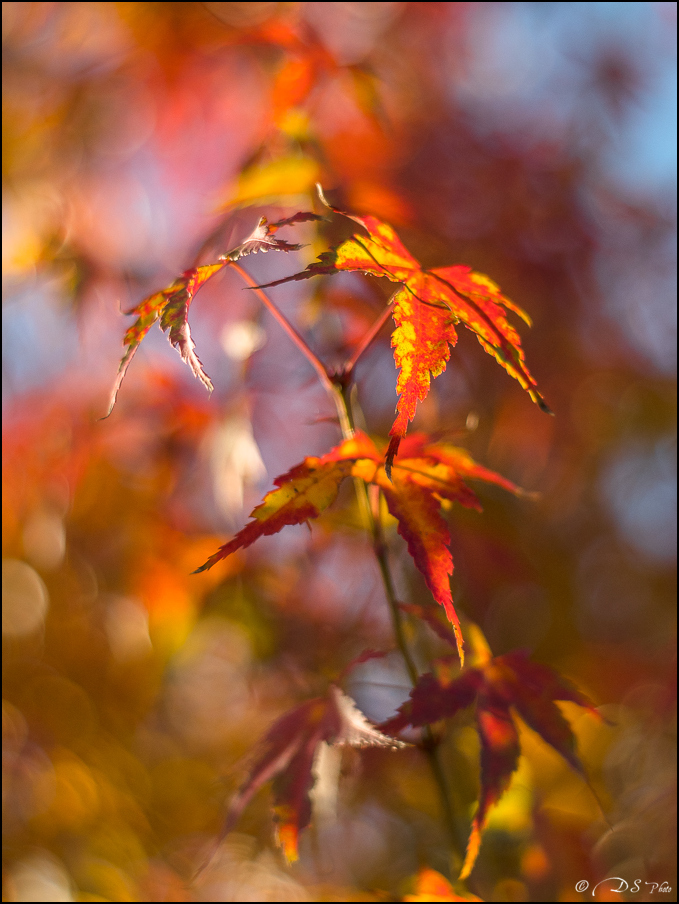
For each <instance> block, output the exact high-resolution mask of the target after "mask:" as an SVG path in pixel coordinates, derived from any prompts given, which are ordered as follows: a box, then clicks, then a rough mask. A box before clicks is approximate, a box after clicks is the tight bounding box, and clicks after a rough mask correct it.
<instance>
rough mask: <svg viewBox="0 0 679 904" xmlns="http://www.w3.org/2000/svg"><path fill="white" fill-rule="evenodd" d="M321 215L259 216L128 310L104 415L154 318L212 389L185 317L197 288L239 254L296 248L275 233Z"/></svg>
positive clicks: (197, 375)
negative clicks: (213, 257) (217, 251)
mask: <svg viewBox="0 0 679 904" xmlns="http://www.w3.org/2000/svg"><path fill="white" fill-rule="evenodd" d="M322 219H323V217H320V216H319V215H318V214H315V213H306V212H300V213H296V214H294V215H293V216H291V217H287V218H286V219H283V220H278V222H276V223H268V222H267V219H266V217H261V218H260V220H259V222H258V223H257V225H256V226H255V228H254V229H253V231H252V232H251V233H250V235H249V236H248V237H247V238H246V239H245V241H244V242H242V243H241V244H240V245H237V246H236V247H235V248H233V249H231V250H230V251H228V252H227V253H226V254H223V255H221V257H219V259H218V260H217V261H216V262H215V263H213V264H206V265H205V266H202V267H193V268H192V269H190V270H186V271H185V272H184V273H182V275H181V276H180V277H178V278H177V279H176V280H175V281H174V282H173V283H172V285H171V286H168V287H167V288H166V289H162V290H161V291H160V292H154V294H153V295H149V296H148V297H147V298H145V299H144V300H143V301H142V302H140V303H139V304H138V305H137V306H136V307H135V308H133V309H132V310H131V311H129V312H128V313H129V314H136V315H137V319H136V321H135V322H134V323H133V324H132V326H131V327H129V329H128V330H127V332H126V333H125V337H124V339H123V344H124V345H126V346H127V351H126V352H125V354H124V356H123V359H122V361H121V362H120V366H119V367H118V374H117V376H116V380H115V383H114V385H113V389H112V391H111V397H110V401H109V407H108V411H107V413H106V415H105V417H108V416H109V414H110V413H111V412H112V411H113V406H114V405H115V403H116V398H117V396H118V390H119V389H120V386H121V384H122V382H123V379H124V377H125V374H126V372H127V368H128V367H129V365H130V362H131V360H132V358H133V357H134V355H135V353H136V351H137V349H138V348H139V344H140V343H141V341H142V339H143V338H144V336H146V334H147V333H148V331H149V330H150V329H151V327H152V326H153V324H154V323H155V322H156V321H157V320H160V327H161V329H162V330H163V331H165V332H167V331H168V330H169V337H168V338H169V340H170V342H171V343H172V345H173V346H174V347H175V348H176V349H177V350H178V351H179V353H180V355H181V356H182V360H183V361H185V362H186V363H187V364H188V365H189V367H190V368H191V370H192V371H193V374H194V376H195V377H197V378H198V379H199V380H200V381H201V383H202V384H203V385H204V386H205V387H206V389H207V390H208V391H209V392H212V389H213V386H212V381H211V380H210V378H209V377H208V375H207V374H206V373H205V371H204V370H203V365H202V364H201V362H200V359H199V358H198V355H197V354H196V352H195V344H194V342H193V339H192V338H191V329H190V327H189V321H188V315H189V307H190V305H191V302H192V301H193V298H194V296H195V294H196V292H197V291H198V290H199V289H200V288H201V286H203V285H205V283H206V282H207V281H208V279H210V278H211V277H212V276H214V275H215V273H218V272H219V271H220V270H221V269H222V268H223V267H226V266H227V265H228V264H230V263H231V262H233V261H237V260H240V258H242V257H245V256H246V255H248V254H256V253H257V252H266V251H271V250H275V251H298V250H299V249H300V248H302V247H303V246H302V245H294V244H291V243H290V242H286V241H285V240H283V239H279V238H275V236H274V233H275V232H276V231H277V230H278V229H280V227H281V226H290V225H292V224H294V223H299V222H304V221H306V220H322Z"/></svg>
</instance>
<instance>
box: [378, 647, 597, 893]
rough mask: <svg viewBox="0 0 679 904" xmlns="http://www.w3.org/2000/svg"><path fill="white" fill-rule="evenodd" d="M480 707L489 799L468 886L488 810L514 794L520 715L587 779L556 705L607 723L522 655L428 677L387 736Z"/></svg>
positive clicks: (467, 868) (475, 837)
mask: <svg viewBox="0 0 679 904" xmlns="http://www.w3.org/2000/svg"><path fill="white" fill-rule="evenodd" d="M475 699H476V721H477V726H478V731H479V737H480V739H481V793H480V798H479V806H478V810H477V812H476V815H475V816H474V820H473V822H472V828H471V833H470V837H469V844H468V846H467V853H466V856H465V862H464V864H463V867H462V872H461V873H460V878H461V879H465V878H466V877H467V876H468V875H469V874H470V872H471V871H472V868H473V866H474V863H475V861H476V857H477V855H478V851H479V846H480V843H481V833H482V831H483V827H484V824H485V820H486V817H487V815H488V810H489V809H490V807H491V806H493V804H495V803H497V801H498V800H499V799H500V797H501V796H502V795H503V794H504V792H505V791H506V790H507V788H508V787H509V783H510V781H511V777H512V774H513V773H514V771H515V770H516V767H517V764H518V759H519V754H520V749H519V735H518V731H517V728H516V725H515V723H514V718H513V715H512V708H514V709H516V711H517V712H518V713H519V715H520V716H521V717H522V718H523V719H524V720H525V721H526V722H527V723H528V725H530V727H531V728H533V729H534V730H535V731H536V732H537V733H538V734H539V735H540V736H541V737H542V738H543V739H544V740H545V741H546V742H547V743H548V744H551V745H552V747H553V748H554V749H555V750H556V751H557V752H558V753H560V754H561V755H562V756H563V757H564V759H566V761H567V762H568V763H569V764H570V765H571V766H572V767H573V768H574V769H575V770H576V771H577V772H578V773H580V775H582V776H584V774H585V773H584V769H583V766H582V763H581V762H580V760H579V758H578V756H577V753H576V743H575V736H574V735H573V732H572V730H571V728H570V726H569V724H568V722H567V721H566V720H565V719H564V717H563V716H562V715H561V712H560V711H559V709H558V707H557V706H556V705H555V702H554V701H556V700H569V701H571V702H573V703H577V704H579V705H580V706H583V707H585V708H586V709H588V710H589V711H590V712H592V713H593V714H594V715H597V716H598V715H599V714H598V713H597V711H596V709H595V708H594V705H593V704H592V702H591V701H590V700H588V699H587V697H585V695H584V694H581V693H580V691H578V690H576V688H574V687H573V686H572V685H571V684H570V683H569V682H568V681H566V680H565V679H564V678H561V676H560V675H558V674H557V673H556V672H554V671H553V670H552V669H550V668H548V667H547V666H544V665H538V664H537V663H533V662H530V660H529V659H528V657H527V654H526V653H525V652H523V651H518V652H513V653H507V654H506V655H504V656H497V657H495V658H494V659H490V660H489V661H488V662H487V663H485V664H484V665H482V666H479V667H477V668H472V669H466V670H465V671H464V672H462V674H461V675H460V676H459V677H458V678H451V671H450V670H449V668H448V667H446V664H445V663H444V667H443V668H440V669H439V670H438V672H437V673H436V674H434V673H431V672H429V673H427V674H425V675H422V676H421V677H420V679H419V680H418V682H417V685H416V686H415V687H414V688H413V690H412V691H411V694H410V699H409V700H407V701H406V702H405V703H404V704H403V705H402V706H401V707H400V708H399V710H398V712H397V714H396V715H395V716H393V717H392V718H391V719H389V720H388V721H387V722H385V723H383V724H382V725H381V726H380V728H381V730H382V731H384V732H386V733H389V734H397V733H398V732H399V731H401V730H402V729H403V728H405V727H406V726H408V725H412V726H413V727H416V728H417V727H421V726H422V725H428V724H431V723H433V722H436V721H438V720H439V719H444V718H448V717H450V716H453V715H455V713H457V712H458V711H459V710H461V709H463V708H465V707H466V706H469V705H470V704H471V703H472V702H474V700H475Z"/></svg>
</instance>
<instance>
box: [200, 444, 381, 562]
mask: <svg viewBox="0 0 679 904" xmlns="http://www.w3.org/2000/svg"><path fill="white" fill-rule="evenodd" d="M361 459H368V460H370V459H372V460H374V461H378V460H379V456H378V452H377V449H376V448H375V446H374V445H373V443H372V442H371V441H370V440H369V439H368V437H367V436H365V435H364V434H357V435H356V436H355V437H354V438H352V439H348V440H345V441H344V442H343V443H342V444H341V445H339V446H337V447H336V448H335V449H333V450H332V451H331V452H329V453H328V454H327V455H324V456H323V457H322V458H314V457H310V458H305V459H304V461H303V462H302V464H299V465H296V466H295V467H294V468H292V469H291V470H290V471H288V472H287V474H283V475H281V476H280V477H276V479H275V480H274V484H275V485H276V487H277V488H278V489H275V490H272V491H271V492H270V493H267V494H266V496H265V497H264V501H263V502H262V503H260V505H258V506H257V507H256V508H255V509H254V510H253V511H252V513H251V515H250V517H251V518H253V519H254V520H253V521H250V523H249V524H247V525H246V526H245V527H244V528H243V530H241V531H240V532H239V533H238V534H236V536H235V537H234V538H233V540H230V541H229V542H228V543H225V544H224V546H221V547H220V548H219V549H218V550H217V552H216V553H215V554H214V555H213V556H210V558H209V559H208V560H207V562H205V564H204V565H201V567H200V568H197V569H196V571H195V572H194V574H198V573H199V572H201V571H205V570H206V569H208V568H212V566H213V565H214V564H215V563H216V562H218V561H219V560H220V559H224V558H226V556H230V555H231V553H233V552H235V551H236V550H237V549H243V548H245V547H247V546H250V544H251V543H254V542H255V540H257V539H258V538H259V537H263V536H267V535H270V534H276V533H278V531H279V530H281V529H282V528H283V527H285V526H286V525H288V524H303V523H304V522H305V521H309V520H311V519H312V518H317V517H318V516H319V515H320V514H321V512H322V511H323V510H324V509H326V508H327V507H328V506H329V505H330V503H331V502H334V500H335V499H336V498H337V493H338V492H339V488H340V484H341V483H342V481H343V480H344V478H345V477H347V476H348V475H349V474H351V473H352V471H353V469H354V466H355V464H356V462H357V461H359V460H361Z"/></svg>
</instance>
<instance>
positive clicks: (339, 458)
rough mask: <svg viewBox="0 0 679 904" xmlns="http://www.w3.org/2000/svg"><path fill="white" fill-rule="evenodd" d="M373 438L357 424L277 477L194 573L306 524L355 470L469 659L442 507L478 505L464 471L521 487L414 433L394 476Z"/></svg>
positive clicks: (515, 489) (514, 488) (512, 487)
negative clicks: (373, 492) (393, 525)
mask: <svg viewBox="0 0 679 904" xmlns="http://www.w3.org/2000/svg"><path fill="white" fill-rule="evenodd" d="M381 462H382V458H381V456H380V453H379V452H378V450H377V448H376V447H375V445H374V444H373V443H372V441H371V440H370V439H369V438H368V437H367V436H366V435H365V434H363V433H361V432H357V433H356V434H355V436H354V437H353V438H351V439H348V440H345V441H344V442H343V443H341V444H340V445H339V446H337V447H336V448H335V449H333V450H332V451H331V452H329V453H328V454H327V455H324V456H322V457H321V458H306V459H305V460H304V461H303V462H302V463H301V464H299V465H296V466H295V467H294V468H292V469H291V470H290V471H288V473H287V474H283V475H282V476H281V477H277V478H276V479H275V480H274V483H275V485H276V487H277V489H275V490H272V491H271V492H270V493H267V495H266V496H265V497H264V501H263V502H262V503H261V504H260V505H258V506H257V507H256V508H255V509H254V511H253V512H252V515H251V517H252V519H253V520H252V521H250V523H249V524H247V525H246V526H245V527H244V528H243V529H242V530H241V531H240V532H239V533H238V534H236V536H235V537H234V538H233V539H232V540H230V541H229V542H228V543H225V544H224V546H222V547H220V549H218V550H217V552H216V553H215V554H214V555H213V556H211V557H210V558H209V559H208V560H207V562H205V564H204V565H202V566H201V567H200V568H198V569H197V570H196V573H198V572H200V571H204V570H205V569H207V568H211V567H212V566H213V565H214V564H215V563H216V562H218V561H219V560H220V559H223V558H225V557H226V556H229V555H231V553H233V552H235V551H236V550H237V549H243V548H245V547H247V546H250V544H251V543H254V541H255V540H257V539H258V538H259V537H263V536H266V535H269V534H275V533H278V531H279V530H281V529H282V528H283V527H284V526H285V525H287V524H302V523H303V522H305V521H309V520H310V519H312V518H317V517H318V516H319V515H320V514H321V512H322V511H323V510H324V509H326V508H327V507H328V506H329V505H330V504H331V503H332V502H333V501H334V500H335V499H336V497H337V494H338V492H339V487H340V484H341V483H342V481H343V480H344V478H345V477H348V476H349V475H353V476H354V477H360V478H361V479H363V480H365V482H366V483H374V484H376V485H377V486H379V487H380V488H381V490H382V492H383V493H384V497H385V500H386V503H387V507H388V508H389V511H390V512H391V514H392V515H393V516H394V517H395V518H396V520H397V522H398V532H399V534H400V535H401V536H402V537H403V539H404V540H405V541H406V543H407V544H408V552H409V553H410V555H411V556H412V558H413V561H414V562H415V565H416V566H417V568H418V569H419V571H420V572H421V573H422V575H423V576H424V579H425V581H426V584H427V586H428V587H429V589H430V590H431V592H432V594H433V596H434V599H435V600H436V602H437V603H439V605H441V606H442V607H443V609H444V610H445V612H446V615H447V617H448V620H449V621H450V623H451V625H452V626H453V630H454V632H455V641H456V644H457V649H458V652H459V655H460V660H461V661H462V662H463V661H464V652H463V642H462V632H461V629H460V624H459V620H458V617H457V614H456V612H455V607H454V605H453V598H452V594H451V591H450V576H451V574H452V573H453V558H452V555H451V553H450V548H449V547H450V534H449V532H448V526H447V524H446V521H445V520H444V518H443V516H442V514H441V510H442V506H443V503H444V501H447V502H459V503H460V504H461V505H464V506H466V507H467V508H473V509H477V510H480V509H481V504H480V502H479V500H478V499H477V497H476V495H475V493H474V492H473V491H472V490H471V489H470V488H469V487H468V486H467V485H466V483H465V482H464V479H468V478H473V479H480V480H484V481H486V482H487V483H495V484H497V485H498V486H501V487H503V488H504V489H506V490H509V491H510V492H513V493H520V492H521V490H520V489H519V488H518V487H517V486H515V485H514V484H513V483H511V482H510V481H508V480H506V479H505V478H503V477H500V475H498V474H495V473H494V472H493V471H490V470H488V469H487V468H483V467H481V466H480V465H477V464H476V462H474V461H473V459H472V458H471V457H470V456H469V455H468V454H467V453H466V452H465V451H464V450H463V449H457V448H455V447H454V446H446V445H427V444H426V442H425V439H424V437H422V436H419V435H414V436H412V437H410V438H409V439H408V440H406V442H405V443H404V448H403V454H402V455H401V456H400V457H399V459H398V462H397V463H395V464H394V468H393V472H392V475H391V477H392V479H391V480H390V479H389V477H388V475H387V472H386V464H384V465H383V464H382V463H381Z"/></svg>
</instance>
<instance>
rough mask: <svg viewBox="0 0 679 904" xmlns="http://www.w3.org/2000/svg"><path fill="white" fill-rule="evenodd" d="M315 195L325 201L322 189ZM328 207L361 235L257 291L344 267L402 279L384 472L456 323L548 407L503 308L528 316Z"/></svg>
mask: <svg viewBox="0 0 679 904" xmlns="http://www.w3.org/2000/svg"><path fill="white" fill-rule="evenodd" d="M321 198H322V200H323V201H324V203H326V204H327V202H326V201H325V199H324V198H323V195H322V193H321ZM327 206H328V207H330V209H331V210H333V211H335V212H336V213H339V214H342V215H343V216H347V217H349V218H350V219H352V220H354V221H355V222H356V223H358V224H359V225H360V226H362V227H363V228H364V230H365V231H366V232H367V236H366V235H364V234H356V235H354V236H352V237H351V238H350V239H347V241H345V242H343V243H342V244H341V245H339V246H338V247H337V248H335V249H333V250H331V251H326V252H324V253H323V254H321V255H320V256H319V258H318V260H317V261H315V262H314V263H312V264H309V266H308V267H307V268H306V270H303V271H302V272H300V273H295V274H293V275H292V276H288V277H285V278H284V279H279V280H275V281H274V282H271V283H267V284H265V285H264V286H262V288H268V287H270V286H276V285H280V284H282V283H285V282H290V281H292V280H300V279H308V278H309V277H311V276H318V275H323V274H325V275H329V274H332V273H336V272H338V271H342V270H345V271H353V270H359V271H362V272H364V273H366V274H370V275H372V276H384V277H386V278H387V279H389V280H391V281H392V282H396V283H402V284H403V288H402V289H401V290H400V291H398V292H397V293H396V295H395V296H394V299H393V306H394V309H393V316H394V321H395V323H396V328H395V330H394V332H393V334H392V340H391V344H392V347H393V349H394V360H395V361H396V366H397V367H398V368H399V377H398V382H397V391H398V393H399V400H398V404H397V408H396V411H397V416H396V420H395V421H394V424H393V426H392V428H391V431H390V435H391V436H392V441H391V443H390V444H389V449H388V451H387V472H388V473H389V471H390V469H391V463H392V462H393V459H394V456H395V455H396V453H397V451H398V447H399V443H400V441H401V439H402V438H403V437H404V436H405V434H406V430H407V427H408V423H409V422H410V421H411V420H412V419H413V417H414V416H415V409H416V407H417V403H418V401H420V402H421V401H423V399H425V398H426V396H427V393H428V392H429V386H430V382H431V378H432V377H434V378H435V377H437V376H439V374H441V373H443V371H444V370H445V368H446V364H447V362H448V359H449V357H450V349H449V346H454V345H455V343H456V342H457V332H456V329H455V327H456V325H457V324H459V323H462V324H463V325H464V326H466V327H467V328H468V329H470V330H471V331H472V332H473V333H475V335H476V337H477V339H478V340H479V342H480V344H481V346H482V348H483V349H485V351H487V352H488V353H489V354H491V355H493V357H494V358H495V359H496V360H497V361H498V362H499V363H500V364H501V365H502V366H503V367H504V368H505V370H506V371H507V373H509V374H510V375H511V376H512V377H514V378H515V379H516V380H518V382H519V384H520V385H521V386H522V387H523V388H524V389H525V390H526V391H527V392H528V393H529V395H530V397H531V398H532V399H533V401H534V402H536V403H537V404H538V405H539V406H540V408H542V409H543V410H545V411H549V408H548V406H547V405H546V403H545V401H544V399H543V398H542V396H541V395H540V393H539V392H538V389H537V383H536V381H535V379H534V378H533V376H532V375H531V373H530V371H529V370H528V368H527V366H526V362H525V355H524V352H523V349H522V347H521V339H520V337H519V334H518V333H517V332H516V330H515V329H514V327H513V326H511V324H510V323H509V321H508V320H507V317H506V311H512V312H513V313H514V314H518V315H519V316H520V317H521V318H522V319H523V320H524V321H525V322H526V323H527V324H529V325H530V319H529V318H528V315H527V314H526V313H525V312H524V311H523V310H522V309H521V308H519V307H518V306H517V305H515V304H514V303H513V302H512V301H510V300H509V299H508V298H507V297H506V296H505V295H503V294H502V293H501V292H500V289H499V287H498V286H497V285H496V284H495V283H494V282H493V281H492V280H490V279H489V278H488V277H487V276H484V275H483V274H481V273H475V272H474V271H473V270H471V268H470V267H467V266H464V265H457V266H454V267H440V268H436V269H433V270H426V269H424V268H423V267H422V266H421V265H420V263H419V262H418V261H417V260H416V259H415V258H414V257H413V256H412V255H411V254H410V252H409V251H408V250H407V249H406V248H405V247H404V245H403V244H402V242H401V241H400V239H399V238H398V236H397V235H396V233H395V231H394V230H393V229H392V227H391V226H389V225H388V224H387V223H383V222H382V221H381V220H378V219H377V218H376V217H372V216H366V217H358V216H353V215H351V214H348V213H345V212H344V211H342V210H339V209H338V208H336V207H332V206H331V205H329V204H328V205H327Z"/></svg>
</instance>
